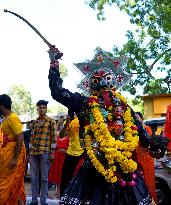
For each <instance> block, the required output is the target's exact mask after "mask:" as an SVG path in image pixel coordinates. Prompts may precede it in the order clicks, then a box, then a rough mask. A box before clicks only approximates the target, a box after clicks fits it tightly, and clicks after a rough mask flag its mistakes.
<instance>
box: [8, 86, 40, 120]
mask: <svg viewBox="0 0 171 205" xmlns="http://www.w3.org/2000/svg"><path fill="white" fill-rule="evenodd" d="M8 94H9V96H10V97H11V99H12V110H13V111H14V112H16V113H17V114H18V115H29V116H30V117H33V115H34V114H35V112H36V110H35V106H34V103H33V101H32V96H31V93H30V92H29V91H28V90H26V89H25V88H24V86H22V85H14V86H12V87H11V88H10V89H9V91H8Z"/></svg>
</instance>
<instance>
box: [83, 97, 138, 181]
mask: <svg viewBox="0 0 171 205" xmlns="http://www.w3.org/2000/svg"><path fill="white" fill-rule="evenodd" d="M113 95H115V97H116V98H119V99H120V100H121V101H122V102H123V103H124V104H127V101H126V99H125V98H124V97H123V96H121V95H120V94H119V93H113ZM90 99H92V100H89V105H90V108H91V112H92V114H93V117H94V122H93V123H92V124H90V125H87V126H86V127H85V134H86V137H85V144H86V150H87V153H88V155H89V157H90V159H91V162H92V163H93V165H94V167H95V168H96V169H97V171H98V172H99V173H101V174H102V175H103V176H104V177H105V179H106V180H107V181H108V182H110V183H115V182H116V181H117V176H116V174H115V172H116V171H117V167H116V163H118V164H119V165H120V168H121V169H122V171H123V172H124V173H128V172H134V171H135V170H136V169H137V164H136V162H134V161H133V160H132V159H131V158H130V157H131V155H132V153H131V152H132V151H134V150H135V148H136V147H137V146H138V141H139V137H138V132H137V130H135V129H132V128H134V127H135V125H134V123H133V118H132V117H131V112H130V108H129V107H127V108H126V111H125V112H124V114H123V120H124V139H125V140H124V141H120V140H116V139H115V138H114V137H113V136H112V135H111V133H110V132H109V130H108V127H107V126H106V124H105V122H104V119H103V116H102V113H101V111H100V109H99V104H98V97H96V96H90ZM109 109H110V108H109ZM109 113H110V112H109ZM90 131H91V132H93V134H94V136H91V135H90V133H91V132H90ZM94 139H95V140H96V142H98V143H99V148H98V150H97V148H95V147H94V146H93V145H92V144H93V140H94ZM97 151H98V152H102V153H104V156H105V158H106V160H107V162H108V165H107V167H105V166H104V165H103V164H102V163H101V162H100V160H99V159H98V158H97V155H96V152H97Z"/></svg>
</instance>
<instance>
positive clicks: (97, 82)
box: [90, 68, 116, 91]
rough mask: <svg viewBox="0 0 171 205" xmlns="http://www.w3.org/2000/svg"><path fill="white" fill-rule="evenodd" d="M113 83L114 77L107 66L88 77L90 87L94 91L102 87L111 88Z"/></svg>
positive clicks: (114, 81)
mask: <svg viewBox="0 0 171 205" xmlns="http://www.w3.org/2000/svg"><path fill="white" fill-rule="evenodd" d="M115 84H116V80H115V77H114V75H113V74H112V72H110V70H108V69H107V68H103V69H100V70H98V71H95V72H93V73H92V75H91V77H90V89H91V90H94V91H98V90H101V89H104V88H112V87H114V86H115Z"/></svg>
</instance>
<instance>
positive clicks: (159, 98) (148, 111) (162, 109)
mask: <svg viewBox="0 0 171 205" xmlns="http://www.w3.org/2000/svg"><path fill="white" fill-rule="evenodd" d="M142 99H143V101H144V119H145V120H147V119H151V118H157V117H161V116H164V115H165V114H166V109H167V106H168V105H169V104H171V94H164V95H152V96H143V97H142Z"/></svg>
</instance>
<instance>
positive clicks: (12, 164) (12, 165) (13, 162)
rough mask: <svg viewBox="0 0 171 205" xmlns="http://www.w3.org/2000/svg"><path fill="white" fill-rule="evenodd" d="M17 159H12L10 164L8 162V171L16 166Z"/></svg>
mask: <svg viewBox="0 0 171 205" xmlns="http://www.w3.org/2000/svg"><path fill="white" fill-rule="evenodd" d="M17 161H18V160H17V159H16V158H12V160H11V162H10V165H9V166H10V169H14V168H15V167H16V166H17Z"/></svg>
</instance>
